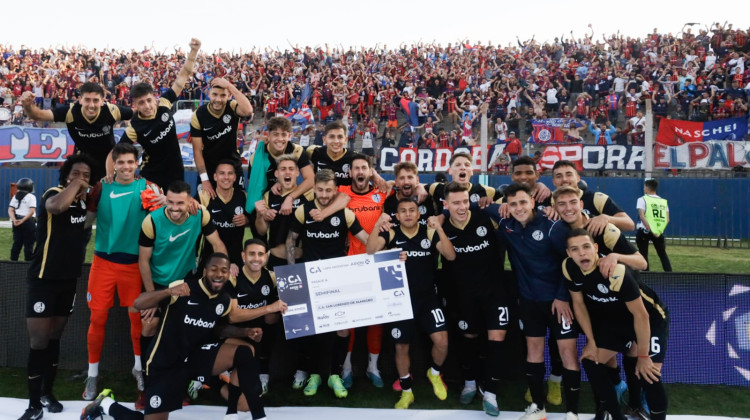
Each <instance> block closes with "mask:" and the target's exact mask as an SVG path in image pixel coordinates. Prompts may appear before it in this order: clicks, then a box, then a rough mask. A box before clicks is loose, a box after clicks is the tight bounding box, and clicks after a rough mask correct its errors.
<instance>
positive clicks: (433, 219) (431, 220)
mask: <svg viewBox="0 0 750 420" xmlns="http://www.w3.org/2000/svg"><path fill="white" fill-rule="evenodd" d="M427 227H428V228H431V229H435V230H443V223H442V222H441V221H440V219H438V217H437V216H430V217H428V218H427Z"/></svg>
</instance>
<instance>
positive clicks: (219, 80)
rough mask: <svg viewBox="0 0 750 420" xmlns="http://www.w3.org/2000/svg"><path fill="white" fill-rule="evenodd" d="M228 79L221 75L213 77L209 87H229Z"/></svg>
mask: <svg viewBox="0 0 750 420" xmlns="http://www.w3.org/2000/svg"><path fill="white" fill-rule="evenodd" d="M229 85H231V83H229V81H228V80H227V79H225V78H223V77H214V78H213V79H211V87H217V88H221V89H229Z"/></svg>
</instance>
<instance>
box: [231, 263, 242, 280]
mask: <svg viewBox="0 0 750 420" xmlns="http://www.w3.org/2000/svg"><path fill="white" fill-rule="evenodd" d="M229 274H230V275H231V276H232V277H237V275H238V274H240V268H239V267H237V264H234V263H233V264H229Z"/></svg>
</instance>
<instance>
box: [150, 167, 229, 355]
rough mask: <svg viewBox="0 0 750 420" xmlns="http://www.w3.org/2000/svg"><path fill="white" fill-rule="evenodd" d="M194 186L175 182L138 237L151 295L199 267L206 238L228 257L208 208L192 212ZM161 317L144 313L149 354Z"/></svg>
mask: <svg viewBox="0 0 750 420" xmlns="http://www.w3.org/2000/svg"><path fill="white" fill-rule="evenodd" d="M189 194H190V185H188V184H187V183H186V182H185V181H174V182H173V183H172V184H170V185H169V188H168V189H167V199H166V202H167V205H166V206H165V207H164V208H163V209H158V210H155V211H153V212H151V213H149V214H148V215H147V216H146V217H145V218H144V219H143V223H141V230H140V236H139V237H138V268H139V271H140V273H141V280H142V281H143V287H144V289H145V290H146V291H147V292H150V291H152V290H159V289H164V288H165V287H167V286H168V285H169V284H170V283H172V282H173V281H175V280H181V279H184V278H185V277H187V276H188V274H190V273H191V272H192V271H193V270H194V269H195V268H196V255H197V250H196V246H197V244H198V240H199V239H200V236H201V235H203V236H205V237H206V240H207V241H208V242H209V243H210V244H211V246H212V247H213V249H214V251H216V252H219V253H223V254H226V248H225V247H224V244H223V243H222V242H221V239H219V234H218V233H217V232H216V227H214V224H213V223H211V215H210V213H209V212H208V210H207V209H206V208H205V207H200V208H199V210H198V213H197V214H195V215H192V214H190V213H188V205H189V202H190V200H191V198H190V195H189ZM160 316H161V314H160V313H159V311H157V310H156V309H154V308H150V309H148V310H146V311H141V320H142V330H141V349H143V350H144V353H147V350H148V349H149V345H150V343H151V339H152V338H153V337H154V334H155V333H156V330H157V328H158V325H159V319H160Z"/></svg>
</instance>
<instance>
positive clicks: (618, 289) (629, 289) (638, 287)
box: [562, 258, 667, 331]
mask: <svg viewBox="0 0 750 420" xmlns="http://www.w3.org/2000/svg"><path fill="white" fill-rule="evenodd" d="M562 268H563V275H564V276H565V278H566V279H567V281H566V282H565V283H566V286H567V287H568V290H570V291H571V292H581V293H582V294H583V300H584V302H585V303H586V309H587V310H588V312H589V318H590V319H591V322H592V324H593V325H594V326H595V327H600V328H608V329H615V330H620V329H621V330H622V331H632V330H633V315H632V314H631V313H630V311H629V310H628V308H627V305H626V304H627V302H631V301H633V300H636V299H638V298H639V297H642V298H643V304H644V306H645V307H646V310H647V311H648V313H649V317H650V318H651V319H666V317H667V308H666V306H665V305H664V302H662V301H661V299H659V296H658V295H657V294H656V293H655V292H654V291H653V290H651V288H649V287H648V286H646V285H645V284H643V283H642V282H641V281H640V280H638V278H637V276H636V275H635V273H634V272H633V271H632V270H631V269H630V268H628V267H626V266H625V265H624V264H617V266H615V270H614V272H613V274H612V277H610V278H604V276H603V275H602V273H601V271H599V267H597V266H594V268H593V269H592V270H591V271H590V272H583V271H581V269H580V267H578V265H576V263H575V262H574V261H573V260H572V259H570V258H566V259H565V261H563V264H562Z"/></svg>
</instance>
